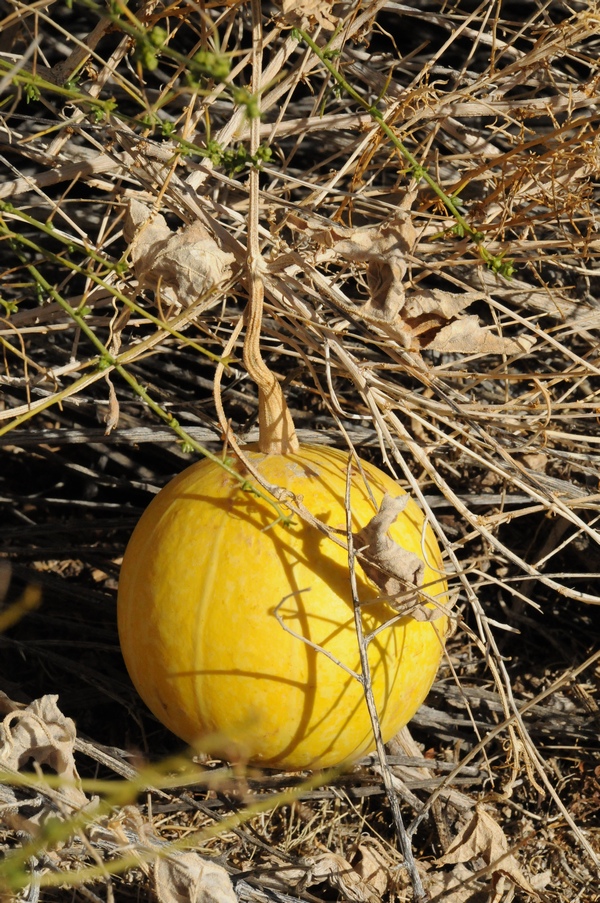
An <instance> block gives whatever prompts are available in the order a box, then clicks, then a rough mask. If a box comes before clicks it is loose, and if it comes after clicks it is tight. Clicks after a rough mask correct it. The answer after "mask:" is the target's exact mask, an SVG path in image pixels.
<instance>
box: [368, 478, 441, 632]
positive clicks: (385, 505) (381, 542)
mask: <svg viewBox="0 0 600 903" xmlns="http://www.w3.org/2000/svg"><path fill="white" fill-rule="evenodd" d="M408 500H409V496H408V495H401V496H398V497H397V498H394V497H393V496H391V495H388V493H386V494H385V495H384V497H383V499H382V501H381V506H380V508H379V511H378V512H377V514H375V515H374V516H373V517H372V518H371V520H370V521H369V523H368V524H367V525H366V526H365V527H363V528H362V530H359V532H358V533H355V534H354V543H355V546H354V547H355V550H356V553H357V556H358V558H359V561H360V563H361V566H362V569H363V571H364V572H365V574H366V575H367V577H368V578H369V580H372V581H373V583H374V584H375V586H377V587H378V589H379V590H380V591H381V594H382V595H383V596H385V597H386V599H387V600H388V601H389V603H390V605H391V606H392V608H394V609H395V610H396V611H400V612H402V613H403V614H410V615H411V617H413V618H414V619H415V620H416V621H434V620H436V619H437V618H439V617H441V616H442V612H441V611H439V610H438V609H435V608H426V607H425V606H421V605H419V593H418V592H417V587H419V586H421V585H422V583H423V576H424V573H425V565H424V563H423V561H421V559H420V558H419V556H418V555H415V554H414V552H409V551H408V550H407V549H403V548H402V547H401V546H399V545H398V543H397V542H395V541H394V540H393V539H392V538H391V536H390V535H389V533H388V530H389V529H390V527H391V526H392V524H393V523H394V521H395V520H396V518H397V517H398V515H399V514H401V512H402V511H404V509H405V508H406V506H407V504H408Z"/></svg>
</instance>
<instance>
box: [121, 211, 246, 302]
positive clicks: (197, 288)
mask: <svg viewBox="0 0 600 903" xmlns="http://www.w3.org/2000/svg"><path fill="white" fill-rule="evenodd" d="M124 234H125V238H126V240H127V241H128V242H129V243H130V244H131V249H130V253H131V260H132V262H133V269H134V272H135V275H136V278H137V280H138V282H139V285H140V289H144V288H148V289H151V290H152V291H155V292H160V297H161V298H162V299H163V300H164V301H166V302H167V303H168V304H173V305H177V306H180V307H189V306H190V304H193V303H194V302H195V301H196V300H197V299H198V298H200V297H202V296H203V295H207V294H208V293H209V292H210V291H211V290H212V289H213V288H215V286H217V285H219V284H220V283H222V282H224V281H225V280H226V279H228V278H229V277H230V276H231V272H232V271H231V265H232V263H233V261H234V257H233V254H228V253H226V252H225V251H222V250H221V248H220V247H219V245H218V244H217V243H216V241H215V240H214V238H213V237H212V236H211V235H210V233H209V232H208V230H207V229H206V228H205V226H204V225H203V224H202V223H200V222H195V223H191V224H190V225H187V226H184V227H183V228H182V229H180V230H179V231H178V232H171V230H170V229H169V227H168V226H167V223H166V220H165V218H164V216H161V214H159V213H156V214H153V213H152V211H151V208H150V207H148V206H147V205H146V204H143V203H142V202H141V201H137V200H131V201H130V202H129V206H128V209H127V215H126V219H125V227H124Z"/></svg>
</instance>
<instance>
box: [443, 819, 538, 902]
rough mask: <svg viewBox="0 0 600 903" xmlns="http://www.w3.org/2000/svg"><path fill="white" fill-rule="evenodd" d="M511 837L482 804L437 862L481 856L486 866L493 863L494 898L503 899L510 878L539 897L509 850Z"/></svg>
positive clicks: (461, 861) (462, 861)
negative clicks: (509, 837) (508, 838)
mask: <svg viewBox="0 0 600 903" xmlns="http://www.w3.org/2000/svg"><path fill="white" fill-rule="evenodd" d="M508 850H509V846H508V840H507V838H506V835H505V834H504V831H503V830H502V828H501V827H500V825H499V824H498V822H497V821H495V819H494V818H492V816H491V815H490V814H489V813H488V812H486V811H485V809H484V808H483V806H481V805H480V806H476V808H475V812H474V813H473V816H472V818H471V819H470V820H469V822H468V823H467V824H466V825H465V827H464V828H463V829H462V831H460V833H459V834H458V836H457V837H456V839H455V840H454V843H453V844H452V845H451V847H450V848H449V849H448V851H447V852H446V853H445V854H444V855H443V856H442V857H441V858H440V859H438V865H456V864H457V863H464V862H472V861H473V860H474V859H478V858H479V857H481V859H483V861H484V862H485V864H486V865H489V866H491V875H492V885H493V889H494V897H493V900H494V901H496V900H500V899H501V897H500V896H498V894H501V893H502V889H503V887H504V886H505V885H506V882H507V879H508V881H510V882H512V883H513V884H515V885H516V886H517V887H519V888H521V890H524V891H526V892H527V893H529V894H531V895H532V896H535V897H537V896H538V893H537V891H536V890H535V888H534V887H533V886H532V885H531V884H530V882H529V881H528V880H527V878H526V877H525V875H524V874H523V873H522V872H521V870H520V868H519V863H518V862H517V860H516V859H515V857H514V856H513V855H512V853H509V851H508Z"/></svg>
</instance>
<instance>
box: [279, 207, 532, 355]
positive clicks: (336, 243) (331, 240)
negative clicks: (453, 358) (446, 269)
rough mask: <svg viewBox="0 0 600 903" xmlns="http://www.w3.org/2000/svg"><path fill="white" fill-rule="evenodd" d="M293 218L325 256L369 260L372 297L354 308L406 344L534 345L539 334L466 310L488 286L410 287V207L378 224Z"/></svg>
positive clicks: (507, 348) (459, 348)
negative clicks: (521, 332)
mask: <svg viewBox="0 0 600 903" xmlns="http://www.w3.org/2000/svg"><path fill="white" fill-rule="evenodd" d="M288 222H289V224H290V225H291V226H292V227H293V228H295V229H296V230H298V231H303V232H305V233H306V234H307V236H308V237H310V238H312V239H313V240H314V241H316V242H317V243H318V244H320V245H321V246H322V247H323V248H326V249H328V251H329V253H326V255H325V258H324V259H325V260H327V259H329V260H336V261H337V260H344V261H348V260H350V261H352V262H353V263H355V264H365V269H366V276H367V287H368V290H369V300H368V301H366V302H365V303H364V304H362V305H352V307H348V312H349V313H352V314H353V315H354V316H356V314H357V313H358V314H361V315H362V316H363V317H364V318H365V320H367V322H370V323H373V324H376V325H378V326H379V327H380V328H382V329H383V330H384V331H385V332H386V333H387V334H388V335H389V336H391V337H392V338H394V339H395V340H396V341H397V342H398V343H399V344H400V345H401V346H402V347H403V348H406V349H408V350H410V351H420V350H424V349H428V350H431V351H441V352H445V353H459V354H518V353H521V352H523V351H528V350H529V349H530V348H531V347H532V346H533V344H534V339H529V338H527V337H520V338H519V339H511V338H506V337H504V336H498V335H496V334H495V333H493V332H491V331H490V330H489V329H487V328H485V327H483V326H482V325H481V324H480V321H479V317H477V316H475V315H466V314H465V313H464V311H465V310H466V308H468V307H469V306H470V305H471V304H473V303H474V302H475V301H479V300H481V299H485V298H487V294H486V293H485V292H447V291H442V290H441V289H427V290H420V291H410V292H407V291H406V288H405V285H404V279H405V276H406V271H407V266H408V264H407V260H408V256H409V255H410V254H411V252H412V250H413V248H414V246H415V244H416V241H417V233H416V231H415V228H414V226H413V224H412V221H411V218H410V213H409V212H408V211H399V212H398V213H397V214H396V216H395V217H394V218H393V219H390V220H388V221H387V222H385V223H381V224H379V225H377V226H367V227H361V228H357V229H351V228H348V227H345V226H338V225H335V226H332V227H331V228H329V229H323V228H322V227H319V226H318V225H317V224H315V223H314V222H311V221H310V220H309V221H302V220H301V219H300V218H299V217H289V218H288Z"/></svg>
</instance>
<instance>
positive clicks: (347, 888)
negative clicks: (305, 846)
mask: <svg viewBox="0 0 600 903" xmlns="http://www.w3.org/2000/svg"><path fill="white" fill-rule="evenodd" d="M304 862H305V863H306V865H308V866H309V867H310V879H309V881H308V884H309V885H310V884H311V883H318V882H320V881H328V882H329V883H330V884H331V886H332V887H335V888H336V889H337V890H338V891H340V893H341V894H343V895H344V897H345V899H346V900H349V901H352V903H380V899H381V898H380V897H379V895H378V894H377V893H376V892H375V890H374V889H373V888H371V887H370V886H369V885H368V884H367V883H366V882H365V881H363V879H362V878H361V876H360V875H359V874H358V872H357V871H356V870H355V869H353V868H352V866H351V865H350V863H349V862H348V860H347V859H344V857H343V856H339V855H338V854H337V853H330V852H329V851H327V852H325V853H320V854H319V855H317V856H310V857H307V858H306V859H304Z"/></svg>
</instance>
